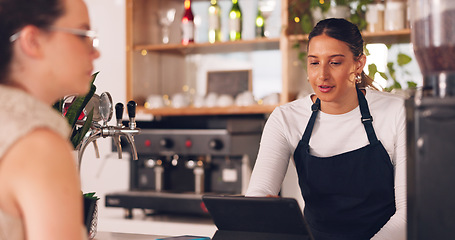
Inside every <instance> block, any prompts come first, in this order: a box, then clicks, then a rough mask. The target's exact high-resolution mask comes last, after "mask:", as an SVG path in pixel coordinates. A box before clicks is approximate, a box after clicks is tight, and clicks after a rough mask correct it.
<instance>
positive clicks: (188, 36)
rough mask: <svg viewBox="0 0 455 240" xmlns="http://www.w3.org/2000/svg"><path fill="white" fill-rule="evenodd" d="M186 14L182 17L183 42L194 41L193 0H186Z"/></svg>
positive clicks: (184, 43) (185, 43)
mask: <svg viewBox="0 0 455 240" xmlns="http://www.w3.org/2000/svg"><path fill="white" fill-rule="evenodd" d="M184 4H185V5H184V6H185V14H184V15H183V18H182V44H183V45H187V44H188V43H190V42H194V15H193V11H192V10H191V0H185V2H184Z"/></svg>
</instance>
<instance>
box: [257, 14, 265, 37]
mask: <svg viewBox="0 0 455 240" xmlns="http://www.w3.org/2000/svg"><path fill="white" fill-rule="evenodd" d="M255 24H256V26H255V29H256V31H255V32H256V38H262V37H265V33H264V25H265V19H264V16H263V15H262V11H261V10H260V9H258V14H257V16H256V21H255Z"/></svg>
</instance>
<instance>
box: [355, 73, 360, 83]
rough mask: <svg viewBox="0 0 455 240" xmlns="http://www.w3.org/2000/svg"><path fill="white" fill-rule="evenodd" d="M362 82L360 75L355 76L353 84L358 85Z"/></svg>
mask: <svg viewBox="0 0 455 240" xmlns="http://www.w3.org/2000/svg"><path fill="white" fill-rule="evenodd" d="M361 82H362V77H361V76H360V75H355V83H356V84H359V83H361Z"/></svg>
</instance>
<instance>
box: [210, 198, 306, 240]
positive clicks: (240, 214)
mask: <svg viewBox="0 0 455 240" xmlns="http://www.w3.org/2000/svg"><path fill="white" fill-rule="evenodd" d="M202 201H203V202H204V204H205V207H206V208H207V210H208V211H209V213H210V216H211V217H212V219H213V222H214V223H215V225H216V227H217V228H218V230H217V231H216V233H215V235H214V236H213V237H212V239H213V240H227V239H237V240H243V239H245V240H246V239H248V240H255V239H261V240H269V239H270V240H271V239H280V240H297V239H299V240H302V239H304V240H306V239H309V240H311V239H313V237H312V235H311V232H310V230H309V227H308V225H307V223H306V221H305V219H304V217H303V214H302V210H301V208H300V206H299V204H298V203H297V201H296V200H295V199H293V198H271V197H243V196H222V195H221V196H220V195H204V196H202Z"/></svg>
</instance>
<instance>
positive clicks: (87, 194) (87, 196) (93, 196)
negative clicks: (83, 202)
mask: <svg viewBox="0 0 455 240" xmlns="http://www.w3.org/2000/svg"><path fill="white" fill-rule="evenodd" d="M95 194H96V192H89V193H84V194H82V196H84V198H90V199H95V200H98V199H100V198H99V197H97V196H96V195H95Z"/></svg>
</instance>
